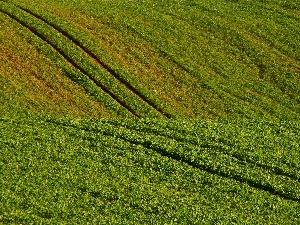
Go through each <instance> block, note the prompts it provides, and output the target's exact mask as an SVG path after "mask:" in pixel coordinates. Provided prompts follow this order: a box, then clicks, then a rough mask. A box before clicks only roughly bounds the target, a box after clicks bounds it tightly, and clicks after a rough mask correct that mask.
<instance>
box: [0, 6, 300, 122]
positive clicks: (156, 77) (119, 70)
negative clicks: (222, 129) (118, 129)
mask: <svg viewBox="0 0 300 225" xmlns="http://www.w3.org/2000/svg"><path fill="white" fill-rule="evenodd" d="M295 2H296V3H295ZM299 5H300V4H297V1H282V2H281V1H275V0H274V1H267V2H266V1H263V2H261V1H251V2H250V1H175V0H172V1H161V2H160V3H158V2H157V1H71V0H67V1H51V2H49V1H34V0H27V1H1V4H0V9H1V15H0V16H1V21H3V22H2V23H1V24H3V25H2V26H3V29H1V39H0V40H2V41H1V46H2V47H1V53H2V61H4V63H1V64H2V67H4V68H3V69H2V70H3V71H5V73H6V74H7V75H3V76H2V80H3V81H2V82H3V83H17V82H20V79H19V78H18V77H19V76H20V75H19V76H18V74H21V75H22V76H21V77H24V76H25V75H24V74H27V75H26V80H32V79H35V81H34V82H30V83H32V85H34V84H35V83H38V81H36V78H34V74H35V73H37V74H38V76H43V74H44V77H47V79H48V83H49V82H50V83H53V84H52V85H56V86H57V89H58V90H57V91H56V89H55V90H53V92H57V95H63V94H64V92H69V94H68V95H70V97H69V98H66V99H69V101H72V102H73V101H74V102H76V100H75V99H74V100H73V99H71V100H70V98H78V96H79V95H80V94H79V93H82V92H83V91H85V92H86V95H87V96H86V97H82V98H81V99H82V100H81V101H80V103H81V104H82V106H80V103H78V104H79V105H78V104H77V105H78V106H77V107H76V108H75V109H74V110H73V111H74V114H75V115H76V114H77V113H76V111H77V109H78V108H80V107H81V108H84V109H85V110H84V111H89V110H91V111H92V110H93V109H91V108H97V107H100V108H101V107H104V108H105V109H107V110H108V111H109V113H107V112H106V111H107V110H105V109H102V110H98V111H103V113H101V114H102V116H109V115H111V114H114V113H112V112H116V113H117V114H118V115H123V116H124V115H128V114H129V115H135V116H148V117H149V116H154V117H157V116H166V117H182V116H184V117H187V116H188V117H194V118H203V119H207V118H220V117H226V118H237V117H248V118H257V117H265V118H268V119H274V118H285V119H293V118H297V117H298V115H299V96H300V93H299V90H300V87H299V74H300V65H299V57H300V52H299V51H300V50H299V49H300V46H299V45H300V37H299V32H300V28H299V27H300V26H299V22H300V16H299ZM10 36H13V39H12V38H10ZM12 40H13V41H12ZM7 48H9V49H10V50H9V51H8V50H7ZM29 48H30V49H31V50H30V51H29ZM2 49H3V50H2ZM12 55H13V58H12ZM28 59H30V61H34V63H32V64H30V63H29V64H30V65H28V66H23V64H26V61H28ZM16 60H18V61H20V63H21V68H22V70H23V71H24V70H26V71H24V72H23V71H22V72H19V70H18V68H15V67H17V65H16V63H15V61H16ZM11 64H14V66H13V68H12V66H11ZM27 64H28V63H27ZM50 66H51V67H50ZM47 67H48V68H47ZM49 67H50V68H49ZM37 70H40V72H37ZM1 74H4V73H1ZM55 74H56V75H55ZM62 77H64V78H62ZM68 78H69V79H71V80H72V81H73V82H72V83H73V85H72V84H71V83H70V82H71V81H69V79H68ZM42 79H43V77H42ZM57 79H60V80H66V81H62V82H69V84H68V85H71V86H72V88H76V91H75V90H74V91H73V90H72V88H69V89H71V90H69V91H68V88H67V86H68V85H67V84H66V85H64V83H59V84H58V82H57ZM67 80H68V81H67ZM51 81H53V82H51ZM23 83H24V82H23ZM36 85H40V86H46V87H45V88H43V89H46V90H37V91H36V92H42V93H43V92H45V91H49V89H50V90H51V87H50V88H49V87H47V84H36ZM50 86H51V85H50ZM13 89H16V90H14V91H15V92H17V93H18V91H17V90H18V89H17V88H16V87H14V88H13ZM26 89H30V88H26ZM52 89H53V88H52ZM66 89H67V90H66ZM79 89H80V90H81V91H79ZM82 89H83V90H82ZM77 90H78V91H77ZM60 92H62V93H60ZM70 92H71V93H70ZM72 92H73V96H72ZM75 93H76V94H75ZM77 93H78V95H77ZM28 95H29V96H28ZM41 95H43V96H45V94H41ZM41 95H40V96H41ZM25 96H26V95H25ZM89 96H91V97H89ZM24 98H26V99H28V100H27V101H30V99H32V100H34V101H37V102H38V105H35V104H34V103H33V104H32V105H33V106H31V107H32V108H33V109H34V110H37V111H39V112H47V113H49V112H51V111H55V112H56V111H58V110H57V109H55V106H56V105H57V103H56V102H57V101H55V99H53V97H52V98H51V97H50V96H49V97H45V99H44V100H36V98H37V97H32V95H31V94H30V93H28V94H27V96H26V97H24ZM58 98H59V99H61V98H62V97H58ZM91 98H92V99H91ZM21 99H22V98H21ZM66 99H64V101H67V100H66ZM16 101H18V102H21V103H20V104H21V105H22V106H21V107H23V105H24V102H26V101H23V100H17V99H16ZM43 101H46V102H47V103H48V106H46V105H45V104H43V103H42V102H43ZM91 101H93V102H91ZM94 101H96V102H98V104H99V105H100V106H95V104H96V103H95V102H94ZM39 104H40V105H39ZM61 104H64V103H61ZM65 104H67V103H65ZM29 105H30V103H29ZM70 105H71V106H66V109H68V110H69V108H73V105H74V107H75V105H76V104H70ZM47 107H48V108H47ZM26 108H27V107H26ZM60 108H63V107H60ZM86 108H89V109H86ZM62 111H63V110H62ZM111 111H112V112H111ZM62 114H64V112H63V113H62ZM70 114H72V113H70ZM85 114H86V115H87V116H91V115H95V114H94V113H92V112H86V113H85Z"/></svg>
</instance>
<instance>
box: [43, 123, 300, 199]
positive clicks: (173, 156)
mask: <svg viewBox="0 0 300 225" xmlns="http://www.w3.org/2000/svg"><path fill="white" fill-rule="evenodd" d="M45 122H48V123H52V124H56V125H60V126H65V127H72V128H74V129H78V130H84V131H87V132H97V133H98V134H102V135H105V136H109V137H113V138H116V139H119V140H122V141H125V142H127V143H130V144H134V145H139V146H142V147H144V148H146V149H148V150H152V151H154V152H156V153H158V154H160V155H161V156H164V157H168V158H169V159H171V160H175V161H177V162H180V163H186V164H187V165H189V166H191V167H193V168H195V169H199V170H202V171H205V172H207V173H210V174H213V175H217V176H220V177H224V178H228V179H233V180H235V181H238V182H240V183H244V184H247V185H249V186H250V187H253V188H256V189H260V190H262V191H266V192H269V193H270V194H272V195H274V196H279V197H281V198H283V199H286V200H290V201H294V202H297V203H300V198H299V197H294V196H290V195H288V194H286V193H284V192H283V191H280V190H277V189H276V188H275V187H274V186H272V185H271V184H263V183H261V182H257V181H254V180H251V179H248V178H245V177H241V176H239V175H238V174H232V173H226V172H224V171H222V170H220V169H217V168H213V167H210V166H207V165H203V164H199V163H197V162H196V161H191V160H190V159H189V158H188V157H184V156H181V155H179V154H177V153H174V152H168V151H166V150H164V149H162V148H155V147H153V146H151V143H149V142H147V141H146V142H143V143H141V142H135V141H132V140H129V139H128V138H126V137H124V136H120V135H116V134H111V133H110V132H106V131H105V130H98V129H91V128H84V127H79V126H76V125H73V124H65V123H63V122H59V121H52V120H46V121H45Z"/></svg>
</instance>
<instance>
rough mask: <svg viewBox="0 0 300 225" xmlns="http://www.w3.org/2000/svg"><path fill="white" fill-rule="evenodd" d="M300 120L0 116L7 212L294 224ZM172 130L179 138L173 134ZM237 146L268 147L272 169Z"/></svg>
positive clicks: (15, 215) (45, 218)
mask: <svg viewBox="0 0 300 225" xmlns="http://www.w3.org/2000/svg"><path fill="white" fill-rule="evenodd" d="M117 124H118V125H117ZM299 126H300V125H299V123H296V122H277V123H275V122H274V123H270V122H264V121H249V120H241V121H232V122H228V121H211V122H208V121H179V120H177V121H167V120H149V119H148V120H124V119H123V120H117V119H116V120H94V121H90V120H85V121H82V120H73V119H56V118H51V117H48V118H43V119H40V118H35V119H34V118H32V119H28V118H26V119H18V120H11V119H9V118H1V119H0V129H1V132H0V134H1V136H0V143H1V144H0V146H1V151H0V152H1V160H0V163H1V181H0V183H1V189H2V195H1V201H0V202H1V203H0V212H1V213H0V215H1V216H0V221H1V222H3V223H28V222H30V223H32V222H36V223H41V222H42V223H52V224H53V223H60V222H63V221H66V220H67V221H68V222H70V223H86V222H93V223H101V222H102V223H114V224H117V223H128V224H134V223H136V222H139V223H175V224H176V223H180V224H187V223H189V224H195V223H205V222H206V223H208V224H209V223H215V224H217V223H222V222H226V223H249V224H250V223H254V222H255V223H256V224H260V223H261V224H266V223H272V224H277V223H278V224H280V223H284V224H295V223H297V222H299V220H300V218H299V214H298V211H299V207H300V204H299V180H297V179H299V173H298V171H299V163H298V161H297V160H299V156H298V155H299V151H298V149H299V143H300V140H299V137H300V135H299V130H300V129H299V128H300V127H299ZM125 127H127V128H125ZM129 127H131V128H130V129H129ZM147 127H148V128H149V129H147ZM133 128H134V130H133ZM160 130H165V133H163V134H162V135H163V136H162V135H157V134H154V133H155V131H160ZM237 130H240V131H243V132H240V133H236V131H237ZM170 131H172V133H173V136H174V137H176V138H174V139H172V138H169V137H168V138H167V136H168V134H170V133H169V132H170ZM225 131H226V132H225ZM230 131H231V133H230ZM191 133H193V135H192V137H189V134H191ZM249 134H251V135H249ZM185 135H186V137H187V138H186V139H185V138H184V137H185ZM258 136H259V137H260V141H258V142H255V141H254V140H255V138H257V137H258ZM191 138H192V139H193V140H191ZM179 139H180V140H179ZM226 140H230V143H226ZM241 142H242V143H252V146H251V145H249V146H242V145H241ZM191 143H193V144H191ZM225 143H226V146H227V148H225ZM255 145H257V146H260V148H261V149H265V151H259V149H258V148H256V147H257V146H255ZM284 145H286V146H289V148H285V147H284ZM216 146H218V147H220V146H223V147H224V150H223V152H220V151H218V150H217V149H215V148H214V147H216ZM237 146H240V148H238V147H237ZM252 147H253V148H255V150H253V149H252ZM271 149H272V150H273V154H274V156H272V155H270V154H269V151H268V150H271ZM237 150H241V152H240V154H243V156H244V157H245V158H250V157H251V154H258V153H259V154H258V155H257V158H258V162H260V163H264V164H265V165H267V166H268V168H262V167H260V166H259V165H255V164H252V163H250V162H247V161H241V160H237V159H234V158H232V157H231V156H230V154H231V151H237ZM281 151H284V153H285V154H284V155H281V156H280V153H281ZM267 157H269V159H270V160H266V158H267ZM253 158H254V157H253ZM272 168H274V169H275V170H272ZM276 168H281V169H282V170H284V171H285V173H286V174H281V175H280V174H277V173H276V171H277V169H276ZM288 174H289V175H291V176H289V175H288ZM246 215H247V216H246Z"/></svg>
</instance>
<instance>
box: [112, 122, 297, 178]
mask: <svg viewBox="0 0 300 225" xmlns="http://www.w3.org/2000/svg"><path fill="white" fill-rule="evenodd" d="M108 124H110V125H112V126H114V127H116V128H117V127H118V126H120V127H122V128H125V129H127V130H130V131H135V132H137V133H146V134H150V135H156V136H159V137H164V138H167V139H171V140H175V141H176V142H178V143H182V144H185V143H188V144H191V145H192V146H194V147H197V148H199V147H200V148H201V147H202V148H210V149H213V150H215V151H217V152H220V153H222V154H224V155H227V156H229V157H232V158H234V159H236V160H238V161H240V162H243V163H248V164H251V165H254V166H257V167H260V168H262V169H266V170H268V171H270V172H272V173H274V174H276V175H279V176H285V177H287V178H290V179H292V180H295V181H298V182H300V177H298V176H297V175H295V174H292V173H288V172H286V171H284V170H283V169H282V168H280V167H277V166H275V167H272V166H269V165H267V164H263V163H257V162H256V161H254V160H251V159H249V158H247V157H244V156H243V155H240V154H236V153H229V152H227V151H225V150H223V149H222V148H221V147H217V146H213V145H210V144H204V145H199V144H198V143H195V142H194V141H189V140H187V141H185V139H183V138H180V137H174V136H170V135H167V134H163V133H161V132H158V131H153V130H144V129H143V130H141V129H137V128H135V127H130V126H126V125H122V124H120V125H119V124H114V123H110V122H108Z"/></svg>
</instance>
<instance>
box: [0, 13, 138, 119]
mask: <svg viewBox="0 0 300 225" xmlns="http://www.w3.org/2000/svg"><path fill="white" fill-rule="evenodd" d="M0 12H2V13H3V14H5V15H7V16H8V17H10V18H11V19H13V20H14V21H16V22H17V23H18V24H20V25H21V26H22V27H24V28H26V29H28V30H29V31H30V32H31V33H33V34H34V35H36V36H37V37H39V38H40V39H41V40H43V41H44V42H46V43H47V44H48V45H50V46H51V47H52V48H53V49H55V50H56V51H57V52H58V53H59V54H60V55H61V56H62V57H63V58H64V59H65V60H66V61H67V63H68V64H69V65H71V66H73V67H74V68H76V69H77V70H79V71H80V72H81V73H82V74H84V75H85V76H87V77H88V78H89V79H90V80H91V81H93V83H94V84H95V85H96V86H98V87H99V88H100V89H101V90H102V91H104V92H105V93H107V94H108V95H109V96H110V97H111V98H112V99H114V100H115V101H116V102H118V103H119V105H121V106H122V107H124V108H126V109H127V110H128V111H129V112H130V113H131V114H132V115H134V116H136V117H140V115H139V114H138V113H136V112H135V111H134V110H133V109H132V108H131V107H130V106H128V105H127V104H126V102H125V101H123V100H122V99H120V98H119V97H118V96H117V95H116V94H114V93H113V92H112V91H111V90H109V89H108V88H107V87H106V86H104V85H103V84H101V83H100V82H99V81H98V80H97V79H95V78H94V77H92V76H91V75H89V73H88V72H87V71H86V70H84V69H83V68H81V67H80V66H78V65H77V64H76V62H75V61H74V60H72V59H71V57H69V56H68V55H67V54H66V53H65V52H64V51H62V50H61V49H59V48H58V47H57V46H55V45H54V44H53V43H52V42H51V41H49V40H47V38H46V37H45V36H44V35H42V34H41V33H39V32H38V31H37V30H36V29H34V28H33V27H31V26H29V25H28V24H26V23H25V22H24V21H22V20H20V19H19V18H18V17H16V16H15V15H13V14H11V13H9V12H6V11H4V10H2V9H0Z"/></svg>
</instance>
